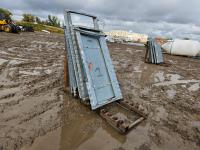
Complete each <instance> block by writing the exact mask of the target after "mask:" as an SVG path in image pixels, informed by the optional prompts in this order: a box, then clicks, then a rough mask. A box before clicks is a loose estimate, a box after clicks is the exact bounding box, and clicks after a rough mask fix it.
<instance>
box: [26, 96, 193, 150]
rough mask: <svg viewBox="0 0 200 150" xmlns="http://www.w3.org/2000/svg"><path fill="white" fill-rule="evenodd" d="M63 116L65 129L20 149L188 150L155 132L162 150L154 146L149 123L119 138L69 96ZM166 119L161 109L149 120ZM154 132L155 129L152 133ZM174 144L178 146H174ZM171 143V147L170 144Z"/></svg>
mask: <svg viewBox="0 0 200 150" xmlns="http://www.w3.org/2000/svg"><path fill="white" fill-rule="evenodd" d="M63 109H64V112H63V114H62V115H63V116H62V118H61V120H62V121H64V120H65V125H64V126H62V127H59V128H58V129H57V130H54V131H52V132H49V133H47V134H46V135H45V136H42V137H39V138H37V139H36V140H35V142H34V143H33V144H32V145H31V147H24V149H26V150H27V149H28V150H41V149H48V150H75V149H76V150H77V149H78V150H113V149H116V150H119V149H126V150H134V149H141V148H143V147H145V146H146V147H147V148H149V149H166V150H167V149H171V148H172V149H177V148H180V149H184V148H186V149H187V148H189V147H188V145H187V144H184V143H183V141H182V139H181V138H180V137H178V136H174V137H173V136H171V135H170V134H167V133H166V134H167V136H166V135H165V134H160V133H163V132H164V131H162V130H159V136H158V137H157V136H155V137H154V138H158V140H161V141H165V139H166V137H167V138H168V137H169V138H170V139H171V140H170V141H169V140H166V141H165V142H164V143H163V144H162V146H161V145H157V144H156V143H154V142H153V139H152V138H151V137H152V136H153V135H154V134H157V133H153V134H150V132H151V131H152V129H153V128H154V127H153V126H152V124H150V123H145V122H143V123H141V124H140V125H139V126H137V127H136V128H134V129H133V130H131V131H130V132H129V133H127V134H125V135H123V134H119V133H118V132H117V131H116V130H114V129H113V128H112V127H110V125H108V124H107V123H106V122H105V121H103V120H102V119H101V118H100V117H99V116H98V115H97V113H95V112H93V111H90V109H89V108H87V107H86V106H83V104H81V103H80V102H79V101H78V100H76V99H74V98H72V97H71V96H65V101H64V108H63ZM167 116H168V114H167V112H166V110H165V109H164V107H159V108H157V113H156V115H155V118H153V120H156V121H160V119H166V118H167ZM155 132H157V129H156V130H155ZM177 140H178V142H176V141H177ZM172 143H173V144H172Z"/></svg>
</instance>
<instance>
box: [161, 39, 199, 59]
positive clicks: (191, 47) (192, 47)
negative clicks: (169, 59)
mask: <svg viewBox="0 0 200 150" xmlns="http://www.w3.org/2000/svg"><path fill="white" fill-rule="evenodd" d="M162 48H163V49H164V50H165V51H166V52H167V53H169V54H172V55H183V56H197V55H200V43H199V42H198V41H194V40H181V39H175V40H172V41H169V42H167V43H165V44H163V45H162Z"/></svg>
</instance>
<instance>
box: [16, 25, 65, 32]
mask: <svg viewBox="0 0 200 150" xmlns="http://www.w3.org/2000/svg"><path fill="white" fill-rule="evenodd" d="M16 24H17V25H18V26H31V27H33V28H34V30H35V31H42V30H47V31H49V32H53V33H60V34H64V30H63V29H62V28H58V27H53V26H48V25H43V24H34V23H31V22H17V23H16Z"/></svg>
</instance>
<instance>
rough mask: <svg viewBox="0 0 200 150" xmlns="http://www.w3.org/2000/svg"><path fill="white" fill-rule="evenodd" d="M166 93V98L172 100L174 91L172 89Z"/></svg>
mask: <svg viewBox="0 0 200 150" xmlns="http://www.w3.org/2000/svg"><path fill="white" fill-rule="evenodd" d="M166 92H167V97H168V98H170V99H173V98H174V96H175V95H176V90H174V89H170V90H167V91H166Z"/></svg>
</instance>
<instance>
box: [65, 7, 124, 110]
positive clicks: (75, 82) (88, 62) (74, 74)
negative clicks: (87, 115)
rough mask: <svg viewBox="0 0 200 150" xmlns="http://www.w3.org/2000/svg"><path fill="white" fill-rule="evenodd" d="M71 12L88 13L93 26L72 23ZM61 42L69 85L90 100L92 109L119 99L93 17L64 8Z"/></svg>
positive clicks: (110, 62) (119, 95) (101, 39)
mask: <svg viewBox="0 0 200 150" xmlns="http://www.w3.org/2000/svg"><path fill="white" fill-rule="evenodd" d="M71 14H76V15H81V16H87V17H91V18H92V19H93V23H94V28H89V27H85V26H75V25H73V22H72V16H71ZM64 18H65V24H66V29H65V43H66V52H67V56H68V69H69V79H70V89H71V93H72V94H74V96H79V98H80V99H81V100H82V101H85V100H87V99H89V100H90V104H91V108H92V109H96V108H99V107H101V106H104V105H106V104H108V103H111V102H113V101H117V100H120V99H122V94H121V90H120V88H119V83H118V81H117V78H116V74H115V71H114V67H113V65H112V61H111V58H110V54H109V50H108V47H107V44H106V40H105V35H104V34H103V32H102V31H100V30H99V27H98V21H97V17H95V16H92V15H89V14H85V13H79V12H75V11H69V10H65V12H64Z"/></svg>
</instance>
